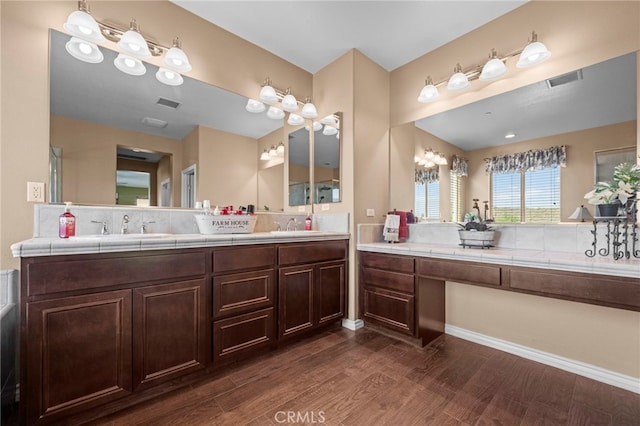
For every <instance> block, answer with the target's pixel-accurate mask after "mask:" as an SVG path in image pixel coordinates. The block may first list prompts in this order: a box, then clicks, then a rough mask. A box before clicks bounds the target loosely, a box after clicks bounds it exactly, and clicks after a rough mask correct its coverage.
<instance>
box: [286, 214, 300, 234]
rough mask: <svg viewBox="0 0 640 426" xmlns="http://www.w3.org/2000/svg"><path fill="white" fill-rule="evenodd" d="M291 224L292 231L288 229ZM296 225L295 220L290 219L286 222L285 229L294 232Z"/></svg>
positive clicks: (293, 218)
mask: <svg viewBox="0 0 640 426" xmlns="http://www.w3.org/2000/svg"><path fill="white" fill-rule="evenodd" d="M292 223H293V229H289V225H291V224H292ZM296 225H297V222H296V218H295V217H292V218H291V219H289V220H288V221H287V228H286V229H287V231H295V230H296Z"/></svg>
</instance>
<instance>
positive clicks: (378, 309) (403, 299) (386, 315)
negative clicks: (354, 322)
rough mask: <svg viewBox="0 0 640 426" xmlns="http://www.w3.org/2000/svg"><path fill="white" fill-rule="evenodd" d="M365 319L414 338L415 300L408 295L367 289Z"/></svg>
mask: <svg viewBox="0 0 640 426" xmlns="http://www.w3.org/2000/svg"><path fill="white" fill-rule="evenodd" d="M364 318H365V320H372V321H373V322H376V323H379V324H381V325H384V326H385V327H388V328H391V329H393V330H396V331H400V332H402V333H404V334H408V335H410V336H413V335H414V334H415V298H414V297H413V296H411V295H408V294H403V293H396V292H393V291H387V290H381V289H376V288H366V287H365V289H364Z"/></svg>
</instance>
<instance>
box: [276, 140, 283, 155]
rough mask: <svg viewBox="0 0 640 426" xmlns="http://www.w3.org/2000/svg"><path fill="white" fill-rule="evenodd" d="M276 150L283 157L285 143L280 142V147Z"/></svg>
mask: <svg viewBox="0 0 640 426" xmlns="http://www.w3.org/2000/svg"><path fill="white" fill-rule="evenodd" d="M276 152H277V153H278V156H279V157H282V156H283V155H284V144H283V143H282V142H280V143H279V144H278V147H277V148H276Z"/></svg>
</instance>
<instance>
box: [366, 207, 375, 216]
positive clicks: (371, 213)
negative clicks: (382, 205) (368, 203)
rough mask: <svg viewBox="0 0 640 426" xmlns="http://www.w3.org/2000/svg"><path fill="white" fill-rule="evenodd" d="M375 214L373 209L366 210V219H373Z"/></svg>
mask: <svg viewBox="0 0 640 426" xmlns="http://www.w3.org/2000/svg"><path fill="white" fill-rule="evenodd" d="M375 215H376V212H375V210H374V209H367V217H374V216H375Z"/></svg>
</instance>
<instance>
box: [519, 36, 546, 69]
mask: <svg viewBox="0 0 640 426" xmlns="http://www.w3.org/2000/svg"><path fill="white" fill-rule="evenodd" d="M550 56H551V52H549V51H548V50H547V46H545V45H544V44H542V43H540V42H539V41H534V42H532V43H529V44H528V45H527V47H525V48H524V50H523V51H522V53H521V54H520V58H519V59H518V62H517V63H516V67H518V68H526V67H530V66H532V65H536V64H539V63H540V62H542V61H545V60H547V59H549V57H550Z"/></svg>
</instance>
